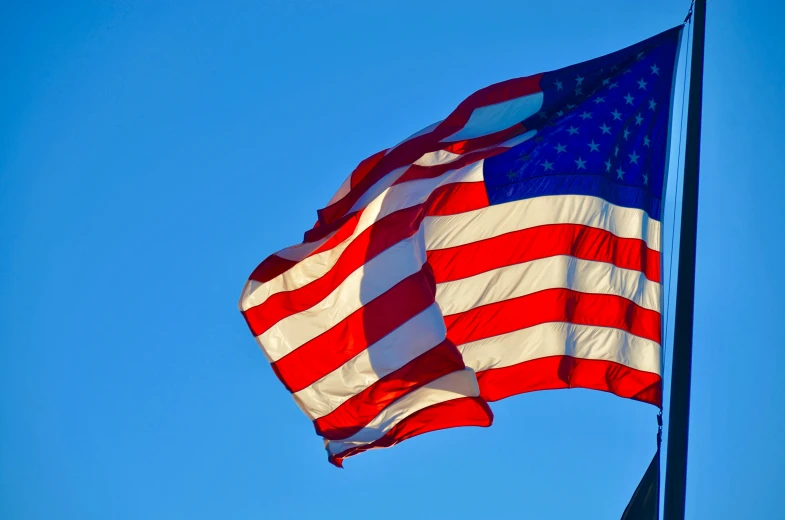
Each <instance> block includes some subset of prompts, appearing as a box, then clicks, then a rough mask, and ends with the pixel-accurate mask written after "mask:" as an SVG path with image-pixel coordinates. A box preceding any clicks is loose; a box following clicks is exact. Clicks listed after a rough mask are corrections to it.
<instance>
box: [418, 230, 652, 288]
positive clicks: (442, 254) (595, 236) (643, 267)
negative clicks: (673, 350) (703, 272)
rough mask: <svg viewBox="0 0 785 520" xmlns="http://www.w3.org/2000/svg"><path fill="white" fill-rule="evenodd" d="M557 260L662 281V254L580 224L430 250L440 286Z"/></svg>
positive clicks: (512, 234) (430, 257)
mask: <svg viewBox="0 0 785 520" xmlns="http://www.w3.org/2000/svg"><path fill="white" fill-rule="evenodd" d="M556 255H569V256H574V257H576V258H581V259H583V260H592V261H595V262H606V263H611V264H613V265H615V266H617V267H622V268H624V269H632V270H635V271H641V272H643V274H644V275H645V276H646V278H648V279H649V280H651V281H653V282H658V283H659V281H660V253H659V252H658V251H654V250H653V249H649V248H648V246H647V245H646V242H644V241H643V240H640V239H636V238H621V237H618V236H616V235H614V234H612V233H610V232H608V231H605V230H603V229H598V228H594V227H589V226H582V225H578V224H550V225H546V226H537V227H533V228H527V229H522V230H519V231H514V232H512V233H505V234H504V235H500V236H497V237H493V238H488V239H486V240H480V241H478V242H473V243H471V244H466V245H462V246H456V247H451V248H447V249H438V250H434V251H428V262H429V263H430V264H431V266H432V267H433V271H434V274H435V276H436V283H442V282H449V281H452V280H459V279H461V278H467V277H469V276H474V275H477V274H480V273H484V272H486V271H490V270H492V269H497V268H499V267H505V266H508V265H514V264H520V263H522V262H529V261H531V260H537V259H539V258H547V257H550V256H556Z"/></svg>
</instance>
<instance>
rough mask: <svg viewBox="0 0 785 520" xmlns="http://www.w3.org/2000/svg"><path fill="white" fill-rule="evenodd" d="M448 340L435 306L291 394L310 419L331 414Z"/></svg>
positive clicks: (438, 311)
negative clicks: (381, 379)
mask: <svg viewBox="0 0 785 520" xmlns="http://www.w3.org/2000/svg"><path fill="white" fill-rule="evenodd" d="M446 336H447V329H446V327H445V326H444V318H443V317H442V313H441V311H440V310H439V306H438V305H436V304H435V303H434V304H433V305H431V306H430V307H428V308H427V309H425V310H424V311H422V312H421V313H419V314H418V315H416V316H415V317H413V318H412V319H410V320H409V321H407V322H406V323H404V324H403V325H401V326H400V327H398V328H397V329H395V330H394V331H392V332H391V333H390V334H388V335H387V336H385V337H384V338H382V339H381V340H379V341H377V342H376V343H374V344H373V345H371V346H369V347H368V348H367V349H365V350H364V351H362V352H360V353H359V354H357V355H356V356H354V357H353V358H352V359H351V360H349V361H347V362H346V363H345V364H344V365H342V366H340V367H338V368H336V369H335V370H333V371H332V372H330V373H329V374H327V375H326V376H324V377H323V378H321V379H320V380H319V381H317V382H315V383H314V384H312V385H311V386H309V387H307V388H304V389H302V390H300V391H299V392H296V393H295V394H294V399H295V401H297V404H298V405H300V408H302V410H303V411H304V412H305V413H306V414H308V415H309V416H310V417H311V419H318V418H319V417H322V416H325V415H327V414H328V413H330V412H332V411H333V410H335V409H336V408H338V407H339V406H340V405H342V404H343V403H344V402H346V401H347V400H349V399H350V398H351V397H353V396H355V395H356V394H359V393H360V392H362V391H363V390H365V389H366V388H368V387H369V386H371V385H372V384H374V383H376V382H377V381H378V380H379V379H380V378H382V377H384V376H386V375H387V374H390V373H392V372H394V371H396V370H398V369H399V368H401V367H402V366H404V365H406V364H407V363H409V362H410V361H412V360H413V359H415V358H417V357H418V356H420V355H422V354H424V353H426V352H427V351H429V350H431V349H432V348H433V347H435V346H437V345H439V344H440V343H441V342H442V341H444V338H445V337H446Z"/></svg>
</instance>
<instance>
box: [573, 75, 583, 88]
mask: <svg viewBox="0 0 785 520" xmlns="http://www.w3.org/2000/svg"><path fill="white" fill-rule="evenodd" d="M583 80H584V78H583V76H576V77H575V84H576V85H577V86H579V87H580V86H581V85H583Z"/></svg>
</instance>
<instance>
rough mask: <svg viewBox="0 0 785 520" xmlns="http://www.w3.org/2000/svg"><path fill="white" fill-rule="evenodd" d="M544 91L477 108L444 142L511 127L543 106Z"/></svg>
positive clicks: (471, 137)
mask: <svg viewBox="0 0 785 520" xmlns="http://www.w3.org/2000/svg"><path fill="white" fill-rule="evenodd" d="M542 99H543V95H542V92H537V93H534V94H529V95H527V96H522V97H519V98H514V99H510V100H508V101H502V102H501V103H495V104H493V105H487V106H484V107H480V108H475V109H474V111H473V112H472V115H471V116H470V117H469V120H468V121H466V124H465V125H464V126H463V128H461V129H460V130H458V131H457V132H455V133H454V134H452V135H451V136H450V137H447V138H446V139H442V141H443V142H445V141H446V142H454V141H462V140H464V139H474V138H475V137H482V136H484V135H489V134H493V133H495V132H499V131H501V130H505V129H507V128H510V127H511V126H513V125H515V124H518V123H520V122H521V121H523V120H524V119H527V118H529V117H531V116H533V115H534V114H536V113H537V112H539V111H540V108H542Z"/></svg>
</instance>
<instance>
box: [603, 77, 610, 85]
mask: <svg viewBox="0 0 785 520" xmlns="http://www.w3.org/2000/svg"><path fill="white" fill-rule="evenodd" d="M610 82H611V79H610V78H605V79H604V80H602V86H603V87H606V86H608V83H610Z"/></svg>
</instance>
